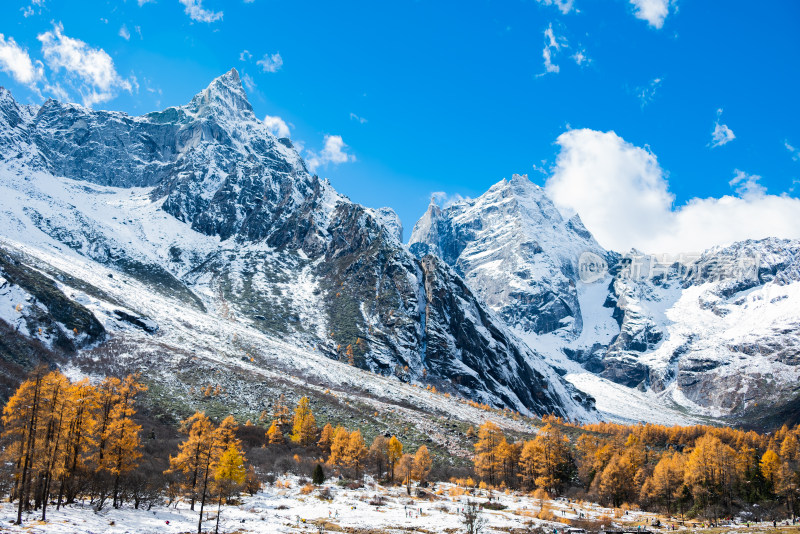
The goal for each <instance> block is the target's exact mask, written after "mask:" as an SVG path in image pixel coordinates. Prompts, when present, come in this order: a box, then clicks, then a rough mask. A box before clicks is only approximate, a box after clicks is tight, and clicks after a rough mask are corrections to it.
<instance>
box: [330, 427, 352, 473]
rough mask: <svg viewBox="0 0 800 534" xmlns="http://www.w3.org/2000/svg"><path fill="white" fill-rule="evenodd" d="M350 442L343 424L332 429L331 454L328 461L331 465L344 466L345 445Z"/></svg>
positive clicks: (348, 434)
mask: <svg viewBox="0 0 800 534" xmlns="http://www.w3.org/2000/svg"><path fill="white" fill-rule="evenodd" d="M349 444H350V433H349V432H348V431H347V429H346V428H344V427H343V426H337V427H336V429H335V430H334V431H333V439H332V440H331V454H330V456H329V457H328V463H329V464H332V465H340V466H344V462H345V458H346V453H347V447H348V445H349Z"/></svg>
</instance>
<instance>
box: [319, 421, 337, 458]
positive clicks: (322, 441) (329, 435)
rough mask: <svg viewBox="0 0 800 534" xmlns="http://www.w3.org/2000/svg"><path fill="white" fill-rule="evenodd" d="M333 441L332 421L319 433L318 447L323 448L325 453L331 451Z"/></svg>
mask: <svg viewBox="0 0 800 534" xmlns="http://www.w3.org/2000/svg"><path fill="white" fill-rule="evenodd" d="M332 442H333V425H331V424H330V423H328V424H326V425H325V426H324V427H322V432H320V433H319V441H318V442H317V447H319V448H320V449H322V452H324V453H330V452H331V443H332Z"/></svg>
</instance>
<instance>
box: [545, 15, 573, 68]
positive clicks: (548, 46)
mask: <svg viewBox="0 0 800 534" xmlns="http://www.w3.org/2000/svg"><path fill="white" fill-rule="evenodd" d="M567 46H568V45H567V41H566V39H564V38H563V37H558V38H557V37H556V34H555V32H553V25H552V24H550V25H549V26H548V27H547V29H546V30H545V31H544V48H543V49H542V58H543V59H544V72H543V73H542V74H540V76H542V75H544V74H548V73H557V72H558V71H560V70H561V69H560V68H559V66H558V65H556V64H555V63H554V62H553V58H554V54H555V53H557V52H558V51H559V50H561V48H565V47H567Z"/></svg>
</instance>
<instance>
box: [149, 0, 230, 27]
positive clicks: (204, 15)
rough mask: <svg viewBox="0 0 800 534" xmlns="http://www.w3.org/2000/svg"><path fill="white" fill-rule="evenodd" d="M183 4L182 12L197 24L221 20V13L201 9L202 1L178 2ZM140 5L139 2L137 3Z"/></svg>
mask: <svg viewBox="0 0 800 534" xmlns="http://www.w3.org/2000/svg"><path fill="white" fill-rule="evenodd" d="M178 1H179V2H180V3H181V4H183V7H184V12H185V13H186V14H187V15H189V18H190V19H192V20H195V21H197V22H206V23H211V22H216V21H218V20H222V11H211V10H208V9H205V8H203V0H178ZM139 5H141V2H140V3H139Z"/></svg>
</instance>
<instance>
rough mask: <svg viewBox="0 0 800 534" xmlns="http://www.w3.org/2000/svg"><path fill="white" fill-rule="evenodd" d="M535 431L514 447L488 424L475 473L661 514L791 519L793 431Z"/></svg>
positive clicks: (553, 421)
mask: <svg viewBox="0 0 800 534" xmlns="http://www.w3.org/2000/svg"><path fill="white" fill-rule="evenodd" d="M545 422H546V424H545V425H544V426H543V427H542V428H541V429H540V430H539V433H538V434H537V436H536V437H535V438H534V439H533V440H530V441H517V442H514V443H509V442H508V440H507V439H506V437H505V436H504V435H503V433H502V432H501V431H500V429H499V428H498V427H497V426H496V425H495V424H493V423H491V422H487V423H485V424H483V425H482V426H481V427H480V428H479V429H478V432H477V438H478V440H477V442H476V444H475V453H476V454H475V460H474V464H475V471H476V474H477V475H478V476H479V477H480V478H481V479H482V480H483V481H484V482H486V483H487V484H488V485H493V486H495V487H498V486H499V487H513V488H520V489H524V490H534V489H541V490H544V491H546V492H547V493H548V494H550V495H553V496H555V495H562V494H568V495H570V496H574V497H576V498H584V499H588V500H592V501H596V502H600V503H602V504H604V505H608V506H614V507H618V506H622V505H625V504H627V505H638V506H640V507H642V508H644V509H647V510H660V511H663V512H665V513H667V514H670V515H681V516H690V517H701V518H720V517H729V516H732V515H733V514H735V513H736V512H738V511H740V510H744V509H747V507H748V505H752V504H758V505H759V510H762V513H764V514H767V515H768V516H769V517H770V518H780V517H793V516H795V515H797V514H798V500H799V498H800V447H798V441H799V440H800V425H798V426H795V427H794V428H793V429H790V428H788V427H787V426H784V427H782V428H781V429H780V430H778V431H777V432H775V433H774V434H758V433H756V432H753V431H750V432H744V431H741V430H735V429H732V428H729V427H710V426H693V427H680V426H673V427H667V426H661V425H652V424H647V425H634V426H626V425H619V424H613V423H598V424H592V425H582V426H577V425H568V424H564V423H563V422H562V421H560V420H558V419H557V418H550V417H546V418H545ZM567 433H569V434H570V435H572V436H575V437H574V439H572V440H571V439H570V438H568V437H567Z"/></svg>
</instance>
